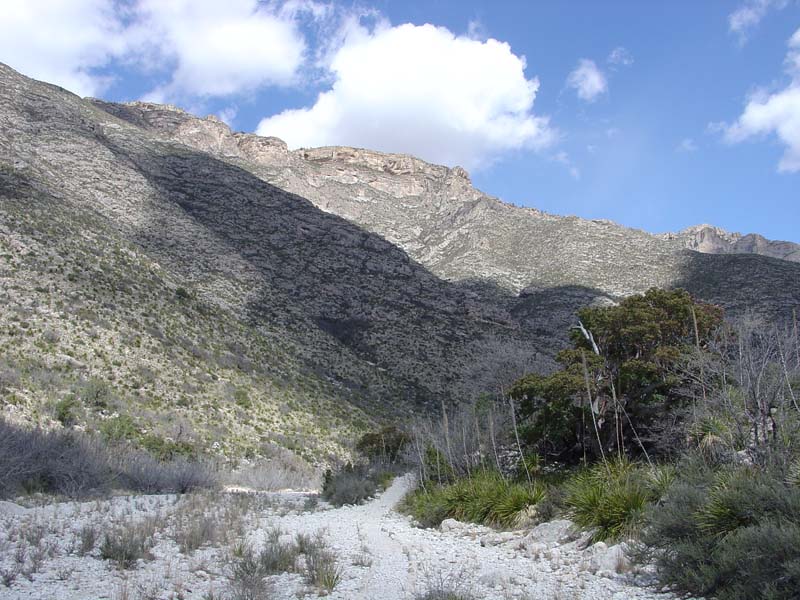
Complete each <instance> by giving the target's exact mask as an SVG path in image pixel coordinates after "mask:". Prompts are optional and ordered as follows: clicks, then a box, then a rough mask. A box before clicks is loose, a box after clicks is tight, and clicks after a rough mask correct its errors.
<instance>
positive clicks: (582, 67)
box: [567, 58, 608, 102]
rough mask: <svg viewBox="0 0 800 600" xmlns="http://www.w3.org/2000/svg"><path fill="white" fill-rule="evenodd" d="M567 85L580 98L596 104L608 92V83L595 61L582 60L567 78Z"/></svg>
mask: <svg viewBox="0 0 800 600" xmlns="http://www.w3.org/2000/svg"><path fill="white" fill-rule="evenodd" d="M567 85H568V86H569V87H571V88H572V89H574V90H575V92H576V93H577V94H578V98H580V99H581V100H585V101H586V102H594V101H595V100H597V98H598V97H599V96H601V95H602V94H604V93H606V92H607V91H608V81H607V80H606V76H605V75H604V74H603V72H602V71H601V70H600V69H598V68H597V65H596V64H595V62H594V61H593V60H589V59H588V58H582V59H581V60H579V61H578V66H577V67H575V70H574V71H572V73H570V74H569V77H567Z"/></svg>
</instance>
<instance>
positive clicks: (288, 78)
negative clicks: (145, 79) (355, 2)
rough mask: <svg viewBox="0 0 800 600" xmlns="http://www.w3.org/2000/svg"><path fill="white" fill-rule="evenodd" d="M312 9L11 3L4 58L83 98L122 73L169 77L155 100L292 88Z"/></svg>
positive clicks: (0, 52)
mask: <svg viewBox="0 0 800 600" xmlns="http://www.w3.org/2000/svg"><path fill="white" fill-rule="evenodd" d="M326 10H327V9H326V5H322V4H318V3H316V2H314V1H313V0H288V1H286V2H283V3H278V2H277V1H276V2H271V3H267V4H265V3H262V2H259V1H258V0H225V1H224V2H219V1H218V0H170V1H168V2H165V1H163V0H130V1H127V2H124V1H120V0H5V1H4V2H3V6H2V13H0V59H2V60H3V61H5V62H8V64H9V65H10V66H11V67H13V68H15V69H17V70H19V71H21V72H22V73H24V74H26V75H28V76H31V77H35V78H37V79H43V80H46V81H49V82H52V83H56V84H59V85H62V86H64V87H66V88H67V89H70V90H71V91H73V92H75V93H77V94H81V95H96V94H98V93H100V92H102V91H103V89H105V87H106V86H107V84H108V83H110V81H111V80H110V79H109V77H107V76H104V75H102V69H103V68H104V67H108V66H111V65H112V64H116V65H117V66H119V65H125V66H128V67H132V68H133V69H134V70H139V71H144V72H147V73H149V74H151V75H152V74H153V73H155V74H156V76H163V77H162V78H164V79H165V81H164V83H163V84H162V85H160V86H159V87H158V88H157V89H155V90H153V91H152V92H151V93H150V94H149V95H148V98H149V99H153V100H172V99H175V98H188V97H203V96H227V95H232V94H239V93H245V92H249V91H252V90H254V89H256V88H258V87H261V86H264V85H287V84H290V83H293V82H294V80H295V78H296V76H297V72H298V69H299V68H300V67H301V65H302V64H303V61H304V60H305V55H304V53H305V47H306V45H305V40H304V36H303V35H302V33H301V32H300V30H299V27H298V20H299V19H300V16H301V15H310V18H311V19H316V18H324V16H325V15H326V14H327V13H326Z"/></svg>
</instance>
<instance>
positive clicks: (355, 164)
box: [95, 101, 800, 321]
mask: <svg viewBox="0 0 800 600" xmlns="http://www.w3.org/2000/svg"><path fill="white" fill-rule="evenodd" d="M95 103H96V105H97V106H100V107H102V108H103V109H104V110H107V111H108V112H110V113H112V114H114V115H116V116H118V117H120V118H121V119H125V120H126V121H129V122H131V123H135V124H136V125H138V126H140V127H143V128H146V129H148V130H150V131H153V132H156V133H158V134H160V135H162V136H163V137H164V138H165V139H171V140H176V141H180V142H182V143H184V144H186V145H188V146H191V147H193V148H196V149H198V150H202V151H205V152H208V153H211V154H214V155H216V156H219V157H220V158H222V159H224V160H226V161H229V162H231V163H233V164H237V165H239V166H241V167H242V168H244V169H247V170H248V171H250V172H252V173H254V174H255V175H257V176H258V177H259V178H261V179H263V180H264V181H268V182H270V183H272V184H274V185H276V186H277V187H280V188H281V189H286V190H289V191H292V192H294V193H297V194H299V195H302V196H303V197H305V198H308V199H309V200H311V201H312V202H313V203H314V204H315V205H316V206H318V207H319V208H321V209H323V210H325V211H327V212H331V213H334V214H337V215H339V216H342V217H345V218H346V219H348V220H350V221H352V222H354V223H358V224H359V225H361V226H363V227H365V228H366V229H368V230H370V231H374V232H375V233H377V234H379V235H381V236H382V237H383V238H385V239H386V240H388V241H390V242H392V243H394V244H397V245H398V246H400V247H401V248H403V249H404V250H405V251H406V252H408V254H409V255H410V256H411V257H412V258H414V259H416V260H417V261H419V262H420V263H421V264H422V265H424V266H426V267H427V268H428V269H430V271H431V272H433V273H435V274H436V275H438V276H440V277H442V278H444V279H446V280H449V281H453V282H461V283H466V284H474V283H475V282H476V281H482V282H489V283H491V284H493V285H496V286H498V287H500V288H502V289H503V290H506V291H508V292H510V293H512V294H514V295H517V294H521V295H522V304H523V305H524V306H525V307H530V306H531V303H532V300H531V299H538V300H537V302H538V301H539V300H542V299H543V298H544V297H550V296H551V295H552V290H554V289H560V288H568V289H569V290H572V292H570V293H568V294H566V298H565V301H564V302H556V304H559V305H560V307H561V308H563V307H564V306H566V307H568V308H570V307H574V304H573V302H572V298H573V297H574V298H575V299H576V300H579V301H584V300H585V299H586V296H587V294H586V293H579V294H577V296H575V293H574V292H575V290H580V289H583V290H584V291H586V290H590V292H588V295H589V296H610V297H618V296H622V295H627V294H631V293H635V292H642V291H644V290H646V289H648V288H649V287H652V286H675V285H689V286H694V285H696V286H697V287H696V288H695V289H696V290H697V291H698V292H700V291H702V293H703V294H706V295H707V296H708V298H709V299H712V298H713V299H715V300H718V301H720V302H721V303H722V304H723V305H726V306H727V307H729V308H731V309H734V310H736V309H738V308H743V307H748V308H752V309H754V310H756V311H759V312H763V313H765V314H769V315H773V316H775V315H781V314H786V313H787V311H789V314H790V313H791V308H790V305H791V304H792V303H794V305H796V304H797V299H798V298H800V283H798V281H800V280H799V279H798V273H800V271H798V269H797V267H796V266H795V265H793V264H791V265H787V264H786V263H784V262H780V261H771V260H768V259H762V258H761V257H756V259H755V260H749V259H748V257H743V256H732V255H733V254H735V253H756V254H765V255H767V256H770V257H773V258H783V259H787V260H794V257H795V254H796V245H794V244H790V243H785V242H766V241H764V243H760V242H759V243H755V242H754V243H752V244H751V243H749V242H748V241H747V240H748V239H750V238H753V239H755V238H754V237H753V236H745V237H737V236H736V235H734V234H726V235H727V237H726V238H725V239H727V240H728V241H729V242H730V245H729V246H725V247H724V248H723V245H722V244H721V243H720V244H712V245H708V244H704V243H700V242H696V241H694V242H693V241H692V240H697V239H698V238H697V237H693V236H694V234H692V233H691V232H690V231H687V232H683V233H682V234H677V235H653V234H649V233H646V232H644V231H640V230H636V229H630V228H626V227H622V226H620V225H618V224H616V223H613V222H611V221H605V220H586V219H580V218H577V217H561V216H556V215H551V214H547V213H544V212H542V211H538V210H536V209H529V208H520V207H517V206H513V205H509V204H505V203H503V202H501V201H499V200H497V199H496V198H493V197H491V196H487V195H486V194H484V193H482V192H481V191H479V190H477V189H475V188H474V187H472V185H471V183H470V180H469V176H468V175H467V173H466V172H465V171H464V170H463V169H461V168H458V167H456V168H454V169H448V168H446V167H442V166H437V165H431V164H428V163H425V162H423V161H421V160H419V159H416V158H414V157H411V156H406V155H396V154H384V153H379V152H373V151H370V150H362V149H354V148H343V147H331V148H315V149H300V150H296V151H289V150H288V149H287V147H286V145H285V144H284V143H283V142H282V141H281V140H278V139H275V138H261V137H257V136H254V135H252V134H243V133H232V132H231V130H230V129H229V128H228V127H227V125H225V124H224V123H222V122H221V121H219V120H217V119H215V118H214V117H207V118H205V119H199V118H197V117H194V116H192V115H189V114H188V113H185V112H183V111H181V110H180V109H176V108H174V107H170V106H163V105H154V104H147V103H140V102H134V103H129V104H109V103H104V102H100V101H95ZM718 231H721V230H718ZM720 239H722V238H720ZM759 239H761V240H763V238H759ZM687 247H690V248H692V249H695V250H700V251H703V252H706V251H707V252H713V253H714V254H726V256H714V257H706V256H700V255H699V254H698V253H697V252H689V251H687V250H686V248H687ZM742 269H745V272H746V273H747V272H749V273H750V276H751V277H752V281H749V282H748V281H740V282H739V283H740V284H741V285H733V284H731V285H727V284H725V283H724V281H725V280H726V279H729V280H730V281H731V282H733V281H736V280H740V279H741V278H740V275H741V274H742ZM748 269H752V271H748ZM698 270H699V272H698ZM704 274H707V275H708V276H709V277H711V278H713V279H714V281H716V282H717V284H716V287H714V286H711V287H709V286H708V285H706V284H701V283H698V279H699V280H702V279H703V276H704ZM558 296H559V294H556V297H558ZM787 301H788V302H789V303H788V304H787ZM514 308H515V309H518V308H519V306H518V303H516V304H515V305H514ZM542 312H543V313H549V311H542ZM544 320H545V321H546V320H549V314H548V316H545V317H544Z"/></svg>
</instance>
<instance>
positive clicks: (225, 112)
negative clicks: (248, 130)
mask: <svg viewBox="0 0 800 600" xmlns="http://www.w3.org/2000/svg"><path fill="white" fill-rule="evenodd" d="M238 113H239V110H238V109H237V108H236V107H235V106H228V107H226V108H223V109H222V110H221V111H219V112H218V113H217V118H218V119H219V120H220V121H222V122H223V123H225V125H227V126H228V127H232V126H233V120H234V119H235V118H236V115H237V114H238Z"/></svg>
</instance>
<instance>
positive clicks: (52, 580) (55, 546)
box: [0, 476, 672, 600]
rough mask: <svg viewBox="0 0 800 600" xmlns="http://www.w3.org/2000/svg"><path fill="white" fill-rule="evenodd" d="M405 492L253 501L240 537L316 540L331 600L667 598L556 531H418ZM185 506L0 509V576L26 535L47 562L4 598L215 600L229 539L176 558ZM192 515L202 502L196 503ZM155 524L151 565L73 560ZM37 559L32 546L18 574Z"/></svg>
mask: <svg viewBox="0 0 800 600" xmlns="http://www.w3.org/2000/svg"><path fill="white" fill-rule="evenodd" d="M411 485H412V479H411V478H410V477H409V476H406V477H400V478H397V479H396V480H395V482H394V483H393V484H392V485H391V486H390V487H389V489H388V490H387V491H386V492H384V493H383V494H381V495H380V496H379V497H378V498H376V499H375V500H372V501H371V502H368V503H366V504H364V505H362V506H346V507H343V508H338V509H334V508H330V507H327V506H326V505H324V504H322V503H321V504H320V506H319V507H317V508H316V509H315V510H313V511H311V510H305V509H304V504H305V503H306V500H307V499H308V498H309V495H307V494H271V495H259V496H260V498H259V500H258V501H257V502H252V503H251V505H250V507H249V510H250V511H251V514H250V520H248V521H246V526H245V527H244V532H245V533H244V536H245V537H246V540H247V541H248V542H250V543H251V544H253V546H254V547H256V548H257V547H258V546H259V544H262V543H263V541H264V539H265V537H266V532H267V531H268V530H269V529H271V528H274V527H279V528H280V529H281V530H282V531H283V532H284V533H285V535H286V539H287V540H288V539H289V538H290V536H292V537H293V536H294V534H295V533H298V532H305V533H311V534H313V533H318V532H322V533H323V535H324V537H325V539H326V540H327V542H328V544H329V546H330V547H331V548H332V549H333V550H334V551H335V553H336V555H337V560H338V565H339V567H340V568H341V570H342V579H341V581H340V583H339V584H338V585H337V587H336V589H335V590H334V591H333V592H332V593H331V594H330V595H329V596H328V597H329V598H330V599H331V600H395V599H397V600H400V599H403V600H406V599H412V598H414V596H415V595H418V594H421V593H423V592H425V591H426V590H428V589H430V588H431V587H437V586H441V587H446V588H454V589H457V590H458V591H460V592H462V593H470V594H472V595H473V596H474V597H475V598H479V599H487V600H491V599H497V600H506V599H509V598H526V599H539V598H542V599H548V600H550V599H553V600H555V599H563V600H572V599H586V600H601V599H618V600H623V599H628V598H641V599H655V598H660V599H663V600H668V599H671V598H672V596H670V595H667V594H659V593H656V592H655V591H654V590H653V589H648V588H645V587H641V585H639V584H641V582H642V581H646V580H647V579H648V578H647V576H646V575H637V576H634V575H633V574H632V573H623V574H618V573H616V572H613V571H608V570H600V571H597V573H594V572H593V571H596V570H597V565H596V564H593V563H592V560H591V558H592V556H595V555H597V554H598V553H597V550H598V548H595V549H592V548H590V549H588V550H581V549H580V548H581V543H580V541H574V539H575V537H576V536H573V537H571V538H570V539H571V540H573V541H569V542H567V541H565V540H564V539H560V540H555V539H553V536H552V535H550V533H552V531H555V530H557V529H558V526H559V524H558V523H555V524H554V525H553V527H550V528H549V529H548V530H547V531H543V530H541V529H539V530H536V532H534V533H533V534H531V533H529V532H528V531H519V532H512V533H497V532H493V531H492V530H490V529H488V528H484V527H478V526H471V525H462V524H457V523H454V522H446V523H445V526H444V529H445V530H446V531H440V530H431V529H420V528H417V527H415V526H414V525H413V524H412V523H411V521H410V519H409V518H408V517H406V516H403V515H401V514H399V513H397V512H395V511H394V510H393V508H394V507H395V506H396V505H397V503H398V502H399V501H400V500H401V499H402V497H403V495H404V494H405V493H406V491H407V490H408V489H409V488H410V486H411ZM232 496H235V494H220V495H217V496H208V498H207V499H206V498H202V501H206V500H208V501H210V500H211V499H214V498H215V499H216V500H214V501H215V502H227V500H225V499H224V498H225V497H232ZM189 502H191V500H189V499H187V498H177V497H174V496H140V497H118V498H114V499H112V500H109V501H102V502H96V503H94V502H93V503H85V504H76V503H63V504H52V505H48V506H44V507H40V508H28V509H20V508H19V507H17V506H16V505H11V504H9V503H1V504H0V567H2V569H3V570H5V571H8V570H9V569H10V568H11V567H12V566H13V565H14V564H15V556H18V552H17V550H16V549H17V547H18V546H19V545H25V544H27V543H28V542H23V541H22V539H23V538H24V537H25V535H26V534H25V533H24V532H25V531H31V530H32V529H33V528H34V527H35V525H36V524H39V525H42V526H44V527H43V528H42V529H43V530H45V531H46V533H45V534H44V536H43V538H42V541H41V542H39V546H41V547H44V549H45V550H44V551H42V553H44V554H47V556H46V557H45V558H44V559H43V560H42V565H41V567H40V569H39V570H38V572H36V573H31V574H30V576H29V578H28V577H26V576H24V575H22V574H20V575H18V576H17V577H16V579H15V580H14V581H13V583H11V584H10V586H9V587H7V586H5V585H3V583H2V579H0V598H3V599H5V598H8V599H11V598H30V599H34V598H35V599H42V600H45V599H47V600H50V599H53V598H57V599H58V600H78V599H81V600H83V599H87V600H88V599H98V600H99V599H109V600H110V599H114V600H132V599H142V600H144V599H175V600H177V599H181V598H185V599H197V600H200V599H203V598H207V597H208V594H209V592H210V591H213V593H214V594H215V595H214V598H215V599H216V598H218V597H219V595H220V594H224V593H225V592H226V590H227V581H228V580H227V576H228V574H229V567H228V563H227V557H228V556H229V554H230V545H232V544H235V542H236V540H226V541H225V542H219V543H218V545H217V546H206V547H203V548H201V549H199V550H196V551H194V552H193V553H191V554H190V555H189V556H185V555H183V554H181V552H180V551H179V549H178V546H177V544H176V543H175V541H174V540H173V539H171V531H172V530H173V529H172V528H174V525H171V523H173V521H171V520H170V517H169V515H170V514H176V511H178V512H179V511H180V510H181V509H182V507H184V506H185V505H186V504H187V503H189ZM197 505H200V506H202V502H200V503H198V502H196V501H195V506H197ZM305 508H309V507H305ZM154 515H161V516H162V524H161V529H160V532H159V533H157V534H156V539H157V540H158V543H157V544H156V546H155V547H154V549H153V554H154V557H155V558H154V560H151V561H140V562H139V566H138V567H137V568H136V569H134V570H131V571H120V570H118V569H117V568H116V567H115V566H113V565H112V564H110V563H109V562H107V561H104V560H102V559H101V558H100V556H99V551H98V549H97V548H95V549H94V550H93V551H92V552H90V553H89V554H87V555H86V556H83V557H81V556H78V553H77V551H76V549H75V547H74V546H75V542H74V541H73V540H76V532H78V531H79V530H80V528H81V526H82V525H83V524H85V523H96V524H97V525H98V527H99V528H102V527H108V526H109V524H110V523H115V522H120V521H124V520H130V519H141V518H146V517H152V516H154ZM545 529H547V528H545ZM560 531H561V530H559V532H560ZM14 532H17V533H16V534H15V533H14ZM548 532H550V533H548ZM27 535H28V537H29V538H30V537H31V534H29V533H28V534H27ZM559 535H560V533H559ZM526 536H527V537H526ZM173 537H174V536H173ZM556 537H557V536H556ZM601 549H602V548H601ZM34 553H35V551H34V549H33V546H31V547H30V548H29V550H28V557H27V559H26V563H25V564H26V566H27V565H29V564H30V562H31V556H32V555H33V554H34ZM301 560H302V559H301ZM618 570H627V569H618ZM2 572H3V571H0V575H1V574H2ZM270 581H271V583H272V587H273V590H274V592H273V594H271V595H270V597H271V598H273V597H274V598H279V599H291V598H302V597H308V598H314V597H316V596H317V594H318V593H319V592H318V591H317V590H315V589H313V588H310V587H309V586H308V585H307V584H306V583H305V581H304V579H303V577H302V575H301V574H297V573H292V574H283V575H277V576H273V577H271V578H270ZM635 581H638V582H639V584H636V583H634V582H635ZM126 594H127V595H126Z"/></svg>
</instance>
